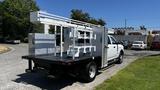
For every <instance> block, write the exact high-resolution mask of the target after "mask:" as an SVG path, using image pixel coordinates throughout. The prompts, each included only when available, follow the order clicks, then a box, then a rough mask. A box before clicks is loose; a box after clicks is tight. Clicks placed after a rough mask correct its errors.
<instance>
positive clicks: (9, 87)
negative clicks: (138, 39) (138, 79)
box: [0, 44, 160, 90]
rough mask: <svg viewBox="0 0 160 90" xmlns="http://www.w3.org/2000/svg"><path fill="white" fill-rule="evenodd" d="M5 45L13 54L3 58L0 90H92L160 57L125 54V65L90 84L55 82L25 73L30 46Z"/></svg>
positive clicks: (68, 80)
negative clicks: (132, 65)
mask: <svg viewBox="0 0 160 90" xmlns="http://www.w3.org/2000/svg"><path fill="white" fill-rule="evenodd" d="M3 45H6V46H9V47H10V48H11V49H12V50H11V51H10V52H7V53H4V54H0V90H42V89H43V90H44V89H45V90H59V89H62V90H92V89H93V88H94V87H95V86H97V85H99V84H101V83H102V82H104V81H105V80H106V79H108V78H110V77H111V76H113V75H115V74H116V73H117V72H118V71H119V70H121V69H123V68H125V67H126V66H127V65H128V64H130V63H131V62H133V61H134V60H136V59H137V58H140V57H144V56H148V55H154V54H160V51H146V50H143V51H134V50H125V57H124V62H123V63H122V64H115V65H113V66H112V67H110V68H108V69H106V70H101V71H100V73H99V75H98V76H97V77H96V79H95V80H94V81H93V82H91V83H82V82H80V81H79V80H77V79H75V78H74V77H70V76H67V75H66V76H63V77H61V78H54V77H49V76H47V74H46V73H43V72H41V71H40V72H36V73H26V72H25V69H27V67H28V62H27V60H22V59H21V56H23V55H27V54H28V45H27V44H18V45H7V44H3Z"/></svg>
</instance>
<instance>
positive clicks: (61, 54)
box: [60, 26, 63, 57]
mask: <svg viewBox="0 0 160 90" xmlns="http://www.w3.org/2000/svg"><path fill="white" fill-rule="evenodd" d="M60 42H61V45H60V47H61V53H60V56H61V57H62V56H63V51H62V49H63V27H62V26H61V41H60Z"/></svg>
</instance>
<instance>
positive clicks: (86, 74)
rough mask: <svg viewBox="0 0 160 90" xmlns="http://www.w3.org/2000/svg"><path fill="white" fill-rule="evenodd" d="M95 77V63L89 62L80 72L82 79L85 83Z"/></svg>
mask: <svg viewBox="0 0 160 90" xmlns="http://www.w3.org/2000/svg"><path fill="white" fill-rule="evenodd" d="M96 75H97V65H96V63H95V62H90V63H88V64H87V65H86V67H85V69H84V70H83V72H82V78H83V79H84V81H85V82H91V81H93V80H94V79H95V77H96Z"/></svg>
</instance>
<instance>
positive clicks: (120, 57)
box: [116, 52, 124, 64]
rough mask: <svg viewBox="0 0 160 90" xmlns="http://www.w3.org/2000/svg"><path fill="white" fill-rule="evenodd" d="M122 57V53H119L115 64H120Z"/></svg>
mask: <svg viewBox="0 0 160 90" xmlns="http://www.w3.org/2000/svg"><path fill="white" fill-rule="evenodd" d="M123 57H124V54H123V52H121V53H120V54H119V56H118V58H117V62H116V63H117V64H121V63H122V62H123Z"/></svg>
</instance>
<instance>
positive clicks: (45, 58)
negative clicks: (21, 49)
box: [22, 54, 100, 65]
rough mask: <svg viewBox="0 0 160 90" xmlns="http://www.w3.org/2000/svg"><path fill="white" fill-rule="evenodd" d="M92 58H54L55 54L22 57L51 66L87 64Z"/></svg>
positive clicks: (64, 56) (65, 56) (64, 55)
mask: <svg viewBox="0 0 160 90" xmlns="http://www.w3.org/2000/svg"><path fill="white" fill-rule="evenodd" d="M91 58H92V56H90V55H84V56H81V57H78V58H75V59H72V57H68V56H67V54H63V57H60V56H59V55H57V56H54V54H48V55H36V56H34V55H26V56H22V59H28V60H33V61H36V62H37V61H38V62H44V63H50V64H63V65H70V64H76V63H82V62H87V61H89V60H91ZM95 58H100V56H96V57H95Z"/></svg>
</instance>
